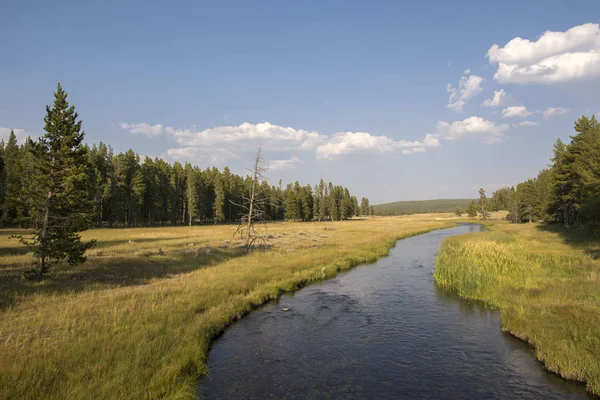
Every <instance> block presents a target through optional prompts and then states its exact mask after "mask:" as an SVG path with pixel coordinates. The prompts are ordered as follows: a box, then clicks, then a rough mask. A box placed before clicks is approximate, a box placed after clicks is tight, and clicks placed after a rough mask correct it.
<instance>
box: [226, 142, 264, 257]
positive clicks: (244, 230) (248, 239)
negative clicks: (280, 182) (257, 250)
mask: <svg viewBox="0 0 600 400" xmlns="http://www.w3.org/2000/svg"><path fill="white" fill-rule="evenodd" d="M261 149H262V146H261V147H259V148H258V151H257V152H256V159H255V160H254V168H253V169H251V170H248V171H250V173H251V178H252V184H251V186H250V193H249V197H246V196H242V199H243V200H244V204H236V203H234V202H231V203H232V204H234V205H236V206H238V207H240V208H242V209H243V210H244V214H243V216H242V218H241V219H240V224H239V225H238V227H237V230H236V231H235V233H234V234H233V236H234V237H235V236H238V235H239V237H240V238H241V239H242V240H244V241H245V243H244V251H246V252H248V251H250V249H251V248H252V246H253V245H254V244H255V243H256V242H262V243H263V244H265V243H268V242H269V239H268V238H267V237H266V235H263V234H261V233H260V232H258V230H257V229H256V224H266V221H267V210H266V208H267V205H268V204H269V196H268V194H267V193H264V191H263V188H262V185H261V183H262V182H264V181H267V179H266V178H265V177H264V173H265V172H266V170H267V169H266V168H264V167H262V158H261V154H260V153H261ZM265 234H266V225H265Z"/></svg>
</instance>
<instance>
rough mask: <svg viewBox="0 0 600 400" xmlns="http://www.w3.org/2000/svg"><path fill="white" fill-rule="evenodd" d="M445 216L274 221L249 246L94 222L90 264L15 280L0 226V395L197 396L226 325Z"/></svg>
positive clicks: (10, 247) (224, 235) (219, 236)
mask: <svg viewBox="0 0 600 400" xmlns="http://www.w3.org/2000/svg"><path fill="white" fill-rule="evenodd" d="M449 225H450V224H449V222H447V221H435V220H427V219H418V218H411V219H403V218H372V219H368V220H358V221H345V222H336V223H302V224H300V223H274V224H270V225H269V226H268V234H269V235H270V236H271V237H272V239H271V241H272V243H271V247H270V248H268V249H265V250H264V251H257V252H254V253H251V254H249V255H243V253H242V252H241V251H240V249H239V246H240V244H241V243H239V242H237V241H235V240H232V237H231V235H232V232H233V231H234V230H235V228H234V227H232V226H214V227H212V226H211V227H177V228H150V229H128V230H92V231H88V232H86V233H85V239H87V238H97V239H98V246H97V247H96V248H95V249H93V250H92V251H91V252H90V256H89V260H88V262H87V263H86V264H84V265H82V266H80V267H75V268H73V267H69V266H68V265H58V266H56V273H55V275H54V276H53V277H52V278H51V279H48V280H46V281H45V282H42V283H40V284H38V283H31V282H27V281H24V280H22V279H21V278H20V276H21V275H22V272H23V270H25V269H27V268H29V264H30V262H31V258H30V256H29V255H27V254H25V253H26V250H23V249H22V248H21V247H20V246H19V245H18V244H17V243H15V242H14V241H11V240H8V239H6V237H7V236H8V233H9V232H8V231H1V230H0V236H1V238H0V291H1V293H2V296H0V398H2V399H4V398H6V399H8V398H11V399H12V398H30V399H54V398H57V399H67V398H85V399H101V398H148V399H151V398H174V399H187V398H194V397H196V394H197V393H196V390H197V385H198V380H199V378H200V377H201V376H202V375H203V374H205V373H206V372H207V371H206V357H207V351H208V348H209V345H210V341H211V339H212V338H214V337H215V336H216V335H218V334H219V333H220V332H222V331H223V329H224V328H225V327H226V326H227V325H229V324H231V323H232V322H233V321H235V320H236V319H238V318H240V317H242V316H243V315H244V314H246V313H248V312H249V311H251V310H252V309H253V308H254V307H256V306H258V305H260V304H263V303H264V302H266V301H268V300H270V299H274V298H277V297H278V296H279V295H280V294H281V293H282V292H283V291H289V290H294V289H297V288H300V287H302V286H304V285H306V284H308V283H310V282H313V281H316V280H321V279H324V278H328V277H332V276H334V275H336V273H337V272H338V271H341V270H344V269H347V268H350V267H352V266H355V265H357V264H360V263H364V262H372V261H375V260H376V259H377V257H380V256H382V255H385V254H387V252H388V251H389V249H390V248H391V247H392V246H393V245H394V243H395V241H396V239H399V238H402V237H406V236H410V235H414V234H417V233H421V232H425V231H429V230H432V229H438V228H443V227H447V226H449ZM159 248H160V251H159ZM323 268H324V274H323V273H322V271H323ZM249 350H250V349H249Z"/></svg>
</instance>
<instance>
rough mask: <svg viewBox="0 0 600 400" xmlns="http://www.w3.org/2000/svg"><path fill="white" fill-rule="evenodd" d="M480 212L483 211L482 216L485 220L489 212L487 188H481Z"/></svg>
mask: <svg viewBox="0 0 600 400" xmlns="http://www.w3.org/2000/svg"><path fill="white" fill-rule="evenodd" d="M479 212H480V213H481V218H483V220H484V221H485V220H486V219H487V217H488V215H489V213H488V209H487V197H485V190H483V188H481V189H479Z"/></svg>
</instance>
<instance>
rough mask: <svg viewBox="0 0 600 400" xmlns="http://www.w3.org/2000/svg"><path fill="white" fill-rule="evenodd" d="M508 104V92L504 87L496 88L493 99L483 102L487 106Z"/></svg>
mask: <svg viewBox="0 0 600 400" xmlns="http://www.w3.org/2000/svg"><path fill="white" fill-rule="evenodd" d="M504 104H506V92H505V91H504V89H500V90H495V91H494V97H492V98H491V99H486V100H485V101H484V102H483V105H484V106H485V107H501V106H503V105H504Z"/></svg>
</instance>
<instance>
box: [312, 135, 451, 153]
mask: <svg viewBox="0 0 600 400" xmlns="http://www.w3.org/2000/svg"><path fill="white" fill-rule="evenodd" d="M427 147H440V141H439V140H438V139H437V138H436V137H435V136H434V135H431V134H427V135H425V137H424V138H423V140H422V141H406V140H399V141H396V140H394V139H391V138H389V137H387V136H375V135H371V134H370V133H368V132H340V133H336V134H335V135H333V136H332V137H330V138H329V139H328V140H327V142H326V143H324V144H322V145H320V146H319V147H317V156H318V157H319V158H329V159H331V158H334V157H335V156H339V155H342V154H349V153H354V152H358V151H375V152H391V151H394V150H397V149H411V152H410V153H418V152H421V153H422V152H424V151H425V150H426V148H427ZM416 148H421V149H422V150H415V149H416ZM402 153H403V154H410V153H409V152H402Z"/></svg>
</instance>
